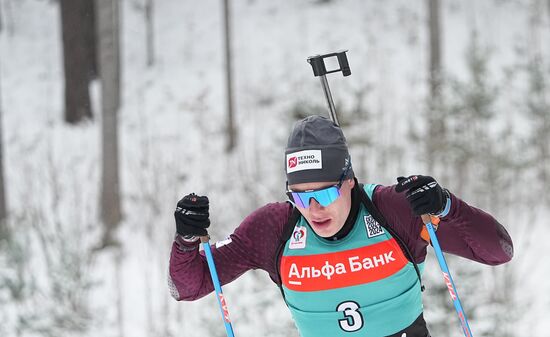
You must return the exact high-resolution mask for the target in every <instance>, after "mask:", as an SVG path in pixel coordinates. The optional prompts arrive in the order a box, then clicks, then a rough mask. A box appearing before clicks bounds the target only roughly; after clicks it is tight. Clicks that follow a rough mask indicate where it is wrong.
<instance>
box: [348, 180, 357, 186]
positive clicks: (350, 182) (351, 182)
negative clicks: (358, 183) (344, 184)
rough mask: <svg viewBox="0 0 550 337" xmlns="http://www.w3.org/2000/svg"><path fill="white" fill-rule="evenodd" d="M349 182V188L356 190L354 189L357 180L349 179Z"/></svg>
mask: <svg viewBox="0 0 550 337" xmlns="http://www.w3.org/2000/svg"><path fill="white" fill-rule="evenodd" d="M348 180H349V187H350V188H354V187H355V179H353V178H350V179H348Z"/></svg>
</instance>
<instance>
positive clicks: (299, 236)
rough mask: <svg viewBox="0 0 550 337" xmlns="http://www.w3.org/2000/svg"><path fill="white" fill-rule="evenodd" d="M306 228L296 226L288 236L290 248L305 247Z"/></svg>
mask: <svg viewBox="0 0 550 337" xmlns="http://www.w3.org/2000/svg"><path fill="white" fill-rule="evenodd" d="M306 238H307V229H306V227H304V226H300V227H298V226H296V228H294V232H292V236H291V237H290V244H289V246H288V248H290V249H303V248H306Z"/></svg>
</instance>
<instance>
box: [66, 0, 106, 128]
mask: <svg viewBox="0 0 550 337" xmlns="http://www.w3.org/2000/svg"><path fill="white" fill-rule="evenodd" d="M59 4H60V9H61V28H62V38H63V63H64V69H65V121H66V122H67V123H71V124H76V123H79V122H80V121H82V120H84V119H87V118H92V109H91V105H90V94H89V83H90V80H91V79H92V78H93V76H94V75H95V73H96V70H97V69H96V61H95V42H94V41H95V38H94V11H93V1H90V0H60V2H59Z"/></svg>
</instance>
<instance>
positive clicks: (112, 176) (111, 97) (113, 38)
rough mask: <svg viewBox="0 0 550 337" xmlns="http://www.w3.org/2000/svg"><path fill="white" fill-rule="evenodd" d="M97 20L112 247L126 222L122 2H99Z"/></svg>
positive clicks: (105, 202) (104, 204) (106, 212)
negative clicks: (121, 145) (121, 148)
mask: <svg viewBox="0 0 550 337" xmlns="http://www.w3.org/2000/svg"><path fill="white" fill-rule="evenodd" d="M96 19H97V28H98V31H97V37H98V47H99V48H98V61H99V76H100V81H101V109H102V137H101V140H102V151H103V160H102V171H101V172H102V177H101V178H102V179H101V220H102V221H103V224H104V226H105V228H104V233H105V234H104V245H109V244H112V243H114V239H113V234H114V230H115V229H116V227H117V226H118V224H119V222H120V220H121V218H122V211H121V207H120V187H119V172H118V168H119V165H118V109H119V105H120V55H119V0H97V1H96Z"/></svg>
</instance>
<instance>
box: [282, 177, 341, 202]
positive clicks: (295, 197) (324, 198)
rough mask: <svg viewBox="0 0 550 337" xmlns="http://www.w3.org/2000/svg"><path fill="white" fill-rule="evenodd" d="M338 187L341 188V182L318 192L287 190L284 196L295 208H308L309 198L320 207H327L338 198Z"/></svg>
mask: <svg viewBox="0 0 550 337" xmlns="http://www.w3.org/2000/svg"><path fill="white" fill-rule="evenodd" d="M340 187H342V182H339V183H338V184H336V185H332V186H328V187H324V188H320V189H318V190H307V191H303V192H294V191H292V190H287V192H286V195H287V196H288V198H289V199H290V200H291V201H292V202H293V203H294V204H295V205H296V206H298V207H301V208H309V202H310V200H311V198H313V199H315V200H316V201H317V202H318V203H319V204H320V205H321V206H323V207H328V206H329V205H330V204H332V203H333V202H335V201H336V199H338V197H339V196H340Z"/></svg>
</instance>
